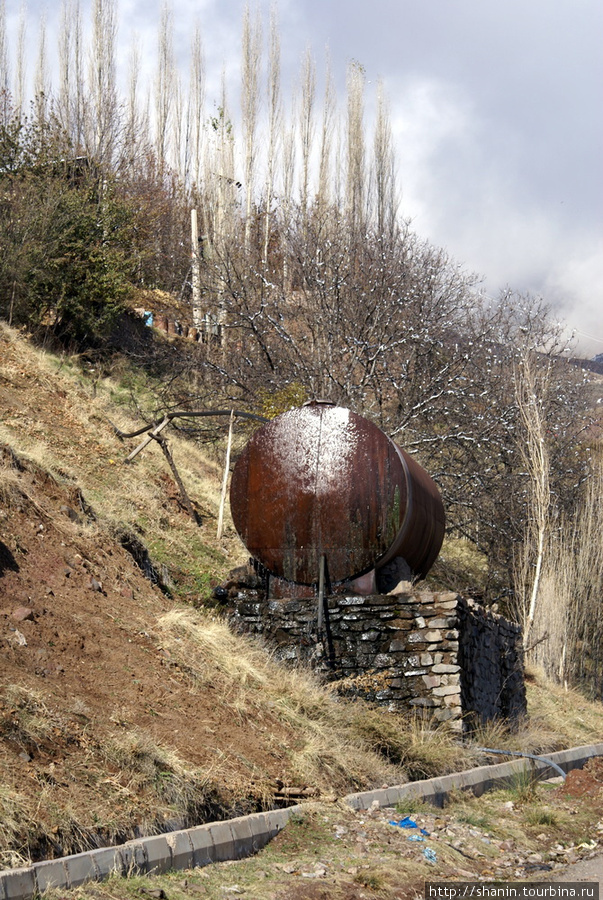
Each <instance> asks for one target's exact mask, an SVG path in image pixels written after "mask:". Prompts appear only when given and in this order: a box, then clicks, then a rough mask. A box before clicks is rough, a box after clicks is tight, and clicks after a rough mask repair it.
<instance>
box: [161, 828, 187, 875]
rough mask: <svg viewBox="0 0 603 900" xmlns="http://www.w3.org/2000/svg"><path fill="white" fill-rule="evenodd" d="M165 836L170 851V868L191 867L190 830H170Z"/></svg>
mask: <svg viewBox="0 0 603 900" xmlns="http://www.w3.org/2000/svg"><path fill="white" fill-rule="evenodd" d="M165 837H166V841H167V843H168V845H169V848H170V850H171V853H172V868H173V869H192V868H193V844H192V841H191V836H190V832H189V831H188V830H184V831H172V832H171V833H170V834H166V836H165Z"/></svg>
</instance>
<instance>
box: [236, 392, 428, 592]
mask: <svg viewBox="0 0 603 900" xmlns="http://www.w3.org/2000/svg"><path fill="white" fill-rule="evenodd" d="M230 504H231V511H232V517H233V521H234V524H235V527H236V529H237V531H238V533H239V535H240V537H241V538H242V540H243V542H244V543H245V545H246V547H247V549H248V550H249V552H250V553H251V554H252V556H254V557H255V558H256V559H258V560H259V561H260V562H261V563H262V564H263V565H264V566H265V567H266V569H267V570H268V571H269V572H270V573H271V574H272V575H275V576H277V577H279V578H284V579H286V580H287V581H291V582H295V583H297V584H315V583H317V582H318V578H319V570H320V560H321V557H322V556H323V555H324V557H325V558H326V561H327V567H328V574H329V577H330V579H331V582H333V583H336V582H341V581H348V580H351V579H354V578H356V577H357V576H359V575H362V574H363V573H365V572H368V571H370V570H371V569H374V568H376V567H378V566H380V565H385V564H386V563H387V562H389V561H391V560H392V559H394V558H395V557H403V558H404V559H405V560H406V562H407V563H408V565H409V566H410V568H411V570H412V571H413V573H414V574H415V575H418V576H421V577H423V576H424V575H426V574H427V572H428V570H429V568H430V567H431V565H432V564H433V562H434V561H435V559H436V557H437V555H438V553H439V551H440V547H441V545H442V540H443V536H444V508H443V504H442V500H441V497H440V495H439V492H438V489H437V487H436V485H435V483H434V482H433V480H432V479H431V478H430V476H429V475H428V474H427V472H425V471H424V469H422V468H421V467H420V466H419V465H418V464H417V463H416V462H415V461H414V460H413V459H412V458H411V457H410V456H409V455H408V454H407V453H405V452H404V451H403V450H401V449H400V448H399V447H397V446H396V444H395V443H394V442H393V441H392V440H390V438H388V437H387V435H386V434H384V432H383V431H381V430H380V429H379V428H378V427H377V426H376V425H374V424H373V423H372V422H369V421H368V420H367V419H365V418H363V417H362V416H359V415H357V414H356V413H354V412H351V411H350V410H348V409H343V408H341V407H337V406H334V405H332V404H328V403H324V402H312V403H309V404H306V405H305V406H303V407H301V408H299V409H292V410H289V411H288V412H286V413H283V414H282V415H280V416H278V417H277V418H276V419H273V420H272V421H270V422H268V423H267V424H266V425H264V426H262V428H260V429H259V430H258V431H257V432H256V433H255V434H254V435H253V437H252V438H251V439H250V441H249V442H248V444H247V446H246V447H245V449H244V450H243V452H242V454H241V456H240V457H239V459H238V461H237V464H236V466H235V469H234V472H233V477H232V484H231V489H230Z"/></svg>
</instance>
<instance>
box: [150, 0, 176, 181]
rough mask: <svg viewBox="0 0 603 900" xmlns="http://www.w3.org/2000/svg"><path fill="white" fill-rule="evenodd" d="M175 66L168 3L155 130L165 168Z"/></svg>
mask: <svg viewBox="0 0 603 900" xmlns="http://www.w3.org/2000/svg"><path fill="white" fill-rule="evenodd" d="M174 92H175V66H174V48H173V21H172V8H171V6H170V5H169V4H168V3H167V2H166V3H164V5H163V7H162V9H161V21H160V25H159V38H158V53H157V74H156V78H155V129H156V139H155V143H156V148H157V157H158V159H159V163H160V165H161V166H162V167H164V166H165V165H166V163H167V160H168V155H169V150H170V147H169V135H170V126H171V122H172V116H173V113H174Z"/></svg>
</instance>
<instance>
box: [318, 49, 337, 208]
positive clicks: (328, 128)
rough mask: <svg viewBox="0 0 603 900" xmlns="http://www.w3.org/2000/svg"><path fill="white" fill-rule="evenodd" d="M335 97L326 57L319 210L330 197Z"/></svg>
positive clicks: (319, 174) (319, 167)
mask: <svg viewBox="0 0 603 900" xmlns="http://www.w3.org/2000/svg"><path fill="white" fill-rule="evenodd" d="M335 110H336V97H335V86H334V84H333V76H332V73H331V65H330V60H329V58H328V57H327V62H326V69H325V89H324V98H323V105H322V124H321V130H320V158H319V164H318V190H317V194H316V196H317V201H318V207H319V210H324V209H326V207H327V206H328V205H329V203H330V202H331V199H332V196H331V195H332V191H331V189H330V182H331V177H332V175H331V163H332V160H331V156H332V150H333V132H334V127H335Z"/></svg>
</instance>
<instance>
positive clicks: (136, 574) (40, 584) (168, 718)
mask: <svg viewBox="0 0 603 900" xmlns="http://www.w3.org/2000/svg"><path fill="white" fill-rule="evenodd" d="M14 471H15V474H16V476H17V484H18V491H17V492H14V493H13V497H12V499H11V502H10V503H8V504H7V503H4V504H3V505H2V513H1V518H0V529H1V531H0V535H1V537H0V760H1V764H2V766H3V769H4V771H6V772H7V773H9V777H10V781H11V782H12V785H13V786H14V788H15V790H17V791H18V793H19V795H20V796H21V798H22V799H24V800H27V799H29V801H30V802H32V801H33V800H34V798H37V797H39V795H40V791H41V788H42V787H44V788H45V790H46V793H45V796H44V800H45V802H50V803H52V804H53V805H55V806H58V805H60V806H61V807H62V808H64V809H68V810H69V811H70V816H71V818H73V819H74V820H77V821H79V822H80V823H83V822H88V823H89V826H90V828H93V821H94V818H95V817H96V819H97V820H98V821H99V823H100V825H101V826H102V827H104V828H106V827H108V825H107V823H108V822H109V821H111V820H113V821H115V822H118V821H119V822H121V827H123V826H124V824H125V823H126V822H127V821H128V820H130V823H131V827H132V828H134V827H135V826H136V824H142V823H140V822H139V823H137V822H136V819H137V818H139V817H140V816H142V817H144V816H148V815H151V813H150V810H147V809H145V798H144V795H143V796H139V797H132V796H131V794H132V787H131V786H129V783H128V782H129V780H130V776H131V773H130V774H129V773H128V770H127V768H126V769H125V771H124V770H120V769H119V767H118V766H117V764H115V765H113V766H112V764H111V760H110V759H109V760H107V758H106V757H107V752H106V751H107V745H108V744H111V743H112V742H114V741H115V740H117V741H119V739H120V735H123V734H128V735H132V734H136V733H138V734H143V733H144V734H145V735H147V736H149V737H150V738H151V739H152V741H153V742H155V743H156V744H157V745H158V747H160V748H168V749H169V750H170V751H173V752H175V753H176V754H177V756H178V757H179V758H180V760H182V761H183V762H184V763H185V764H186V766H187V767H189V768H199V769H204V770H206V771H207V770H211V768H212V765H214V766H215V768H216V770H218V769H219V771H220V780H223V779H224V778H225V779H226V782H225V783H224V785H223V787H221V788H220V787H218V785H215V790H214V788H212V790H213V791H214V792H213V795H212V791H211V790H210V791H209V794H208V797H207V803H208V807H209V809H208V813H210V812H211V813H218V814H219V813H220V809H219V807H220V806H223V810H222V812H223V813H225V812H226V811H228V810H229V809H231V808H249V807H253V805H254V797H253V794H254V784H253V779H252V777H251V775H250V773H251V772H255V773H256V780H257V791H258V797H257V798H256V799H257V802H259V799H260V795H261V794H262V793H263V792H265V790H266V783H270V782H276V779H277V778H280V779H282V780H284V781H285V782H286V781H287V772H286V766H285V765H284V763H283V760H282V757H281V754H280V753H279V744H280V743H281V741H282V742H284V743H287V741H288V740H291V739H292V735H291V734H287V733H286V729H284V727H283V726H282V724H280V723H278V722H276V721H273V722H270V723H266V724H269V725H270V729H271V734H272V739H271V740H269V741H267V740H266V737H265V734H264V731H263V730H261V729H259V728H254V729H250V728H249V727H247V726H246V725H245V724H244V723H243V721H237V720H236V719H233V717H232V716H230V715H228V716H225V715H224V714H223V712H224V711H223V708H222V704H221V698H220V697H219V696H216V693H215V691H214V690H212V686H211V684H210V685H209V688H208V689H205V690H203V691H201V692H196V691H192V690H191V686H190V681H189V680H188V679H187V678H185V677H183V674H182V672H181V670H180V668H179V666H178V665H177V664H176V662H175V661H174V660H172V659H171V657H170V655H169V653H168V652H167V651H165V650H164V649H163V648H162V647H161V645H160V644H159V643H158V642H157V640H156V638H155V637H153V634H152V631H153V623H154V622H155V621H156V620H157V618H158V616H160V615H162V613H164V612H167V611H168V610H169V609H171V608H173V606H174V603H173V601H171V600H170V599H169V598H167V597H166V596H164V594H162V592H161V591H160V590H159V588H157V587H156V586H154V585H153V584H151V582H150V581H149V580H148V579H147V578H145V577H144V575H143V574H142V572H141V571H140V569H139V568H138V567H137V565H136V563H135V562H134V560H133V558H132V556H131V555H130V554H129V553H128V552H126V550H124V549H123V548H122V547H121V546H120V545H119V544H118V543H117V542H116V541H113V540H111V538H110V537H108V536H107V535H106V534H104V533H103V532H102V530H100V529H97V528H95V527H94V523H86V516H85V513H83V512H82V510H81V508H80V506H79V503H78V497H77V496H75V495H74V493H73V492H71V491H70V490H69V489H66V488H64V487H62V486H60V485H58V484H57V483H56V482H55V481H54V480H53V479H52V478H51V477H50V476H48V475H45V474H44V473H43V472H40V471H37V470H36V469H35V467H33V466H27V467H25V466H23V465H22V466H21V469H20V470H19V469H15V470H14ZM70 517H71V518H70ZM74 517H77V519H78V521H75V522H74V521H72V518H74ZM32 720H33V721H32ZM36 720H37V721H36ZM218 761H219V765H218ZM112 768H114V769H115V772H114V773H113V775H112V773H111V769H112ZM105 769H108V771H105ZM101 773H104V777H103V779H102V781H100V782H99V781H98V777H99V776H100V774H101ZM99 794H100V795H101V796H100V797H99ZM142 794H144V792H142ZM102 795H104V802H103V796H102ZM136 803H140V813H138V814H136V813H135V812H134V806H135V805H136ZM120 810H121V811H123V812H124V813H125V816H124V815H120V814H119V813H120ZM128 810H129V811H128ZM44 812H45V810H44V809H41V810H40V817H41V818H43V817H44ZM162 815H164V816H165V817H168V818H169V816H170V815H171V812H170V809H169V804H167V805H166V809H165V810H163V811H162ZM132 816H134V819H132ZM103 820H104V821H103ZM34 830H35V829H34ZM101 830H102V828H101ZM24 837H25V836H24ZM67 843H68V844H69V841H68V842H67ZM40 849H41V851H43V852H45V851H46V850H47V849H48V848H46V847H42V848H40ZM56 849H57V850H59V849H63V848H59V847H58V846H57V848H56ZM35 855H36V853H35V850H34V856H35Z"/></svg>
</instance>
